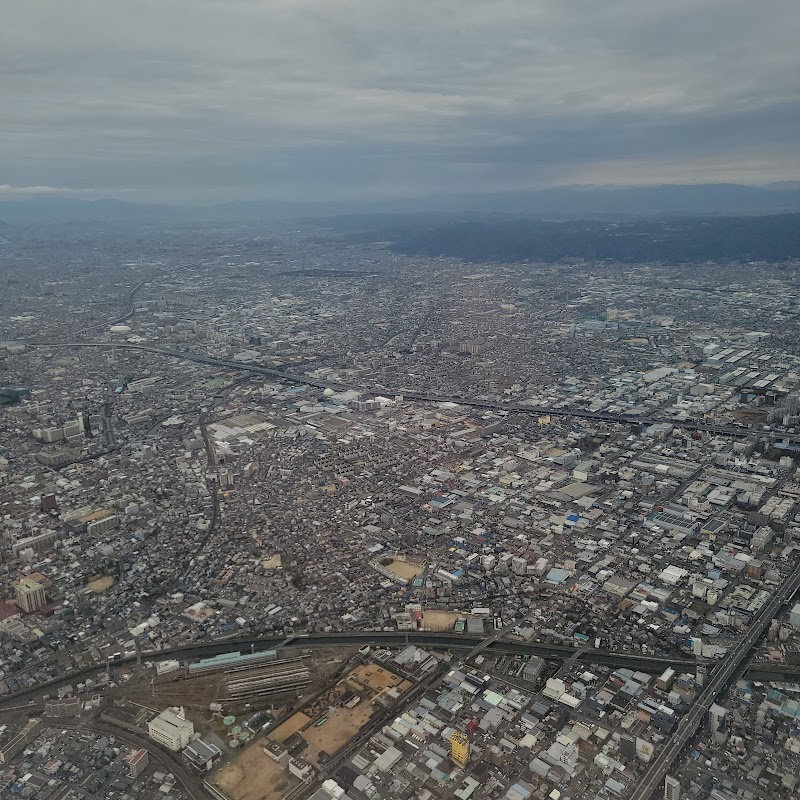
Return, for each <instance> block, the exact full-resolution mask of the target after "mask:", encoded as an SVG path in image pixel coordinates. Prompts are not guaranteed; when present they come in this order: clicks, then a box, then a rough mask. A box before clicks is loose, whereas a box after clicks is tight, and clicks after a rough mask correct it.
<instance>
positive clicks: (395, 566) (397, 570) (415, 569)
mask: <svg viewBox="0 0 800 800" xmlns="http://www.w3.org/2000/svg"><path fill="white" fill-rule="evenodd" d="M386 569H388V570H389V572H391V573H393V574H395V575H397V577H398V578H402V579H403V580H406V581H413V580H414V578H416V577H417V576H418V575H422V573H423V571H424V569H425V568H424V567H423V565H422V564H415V563H414V562H413V561H392V563H391V564H388V565H387V566H386Z"/></svg>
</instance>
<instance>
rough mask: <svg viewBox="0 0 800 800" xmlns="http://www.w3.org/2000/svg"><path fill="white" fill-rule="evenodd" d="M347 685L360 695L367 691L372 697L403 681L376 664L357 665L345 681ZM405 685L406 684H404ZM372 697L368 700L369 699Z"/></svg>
mask: <svg viewBox="0 0 800 800" xmlns="http://www.w3.org/2000/svg"><path fill="white" fill-rule="evenodd" d="M346 682H347V685H348V686H349V687H350V688H351V689H353V690H354V691H356V692H359V693H362V692H364V690H365V689H369V690H371V692H372V695H374V694H378V693H379V692H382V691H383V690H384V689H388V688H390V687H392V686H400V684H402V683H403V682H404V681H403V679H402V678H401V677H400V676H399V675H395V674H394V672H392V671H391V670H389V669H386V667H380V666H378V665H377V664H373V663H370V664H359V666H357V667H356V668H355V669H354V670H353V671H352V672H351V673H350V674H349V675H348V676H347V679H346ZM406 684H407V685H410V684H408V682H406ZM372 695H370V697H369V698H367V699H371V697H372Z"/></svg>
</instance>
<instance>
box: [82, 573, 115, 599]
mask: <svg viewBox="0 0 800 800" xmlns="http://www.w3.org/2000/svg"><path fill="white" fill-rule="evenodd" d="M88 585H89V588H90V589H91V590H92V591H93V592H94V593H95V594H103V592H107V591H108V590H109V589H110V588H111V587H112V586H113V585H114V577H113V576H112V575H103V576H102V577H100V578H95V579H94V580H91V581H89V584H88Z"/></svg>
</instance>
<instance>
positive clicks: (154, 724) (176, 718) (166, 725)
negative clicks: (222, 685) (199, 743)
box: [147, 708, 194, 753]
mask: <svg viewBox="0 0 800 800" xmlns="http://www.w3.org/2000/svg"><path fill="white" fill-rule="evenodd" d="M147 733H148V734H149V736H150V738H151V739H152V740H153V741H154V742H158V743H159V744H162V745H164V747H166V748H167V749H168V750H172V751H173V752H174V753H178V752H180V751H181V750H183V749H184V747H186V745H188V744H189V739H190V738H191V736H192V734H194V725H193V724H192V723H191V722H190V721H189V720H187V719H186V712H185V711H184V710H183V708H168V709H167V710H166V711H162V712H161V713H160V714H159V715H158V716H157V717H156V718H155V719H153V720H150V722H148V723H147Z"/></svg>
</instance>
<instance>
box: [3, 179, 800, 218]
mask: <svg viewBox="0 0 800 800" xmlns="http://www.w3.org/2000/svg"><path fill="white" fill-rule="evenodd" d="M787 211H792V212H796V211H800V184H799V183H797V182H793V181H783V182H781V183H776V184H771V185H769V186H762V187H755V186H742V185H739V184H698V185H664V186H648V187H642V188H608V187H593V186H574V187H572V186H564V187H556V188H551V189H539V190H535V191H524V192H502V193H487V194H474V193H473V194H449V195H436V196H427V197H417V198H408V199H402V200H391V201H378V202H375V201H363V202H317V203H312V202H309V203H290V202H282V201H277V200H264V201H236V202H231V203H223V204H220V205H215V206H203V207H197V206H176V205H154V204H146V203H131V202H126V201H123V200H114V199H108V200H79V199H75V198H69V197H35V198H27V199H19V200H18V199H13V200H11V199H7V200H3V201H2V202H0V219H1V220H4V221H5V222H7V223H11V224H16V225H36V224H49V223H65V222H66V223H69V222H83V223H92V222H98V223H105V222H114V223H139V224H152V223H165V224H180V223H187V224H191V223H202V222H251V221H258V220H266V219H273V220H274V219H301V218H310V217H325V216H332V215H343V214H364V213H370V214H374V213H380V214H398V213H399V214H424V213H440V214H441V213H443V214H458V215H470V216H471V215H484V214H511V215H514V214H522V215H525V216H535V217H539V218H542V219H575V218H578V217H609V216H620V215H622V216H634V217H643V216H651V217H652V216H660V215H696V214H702V215H716V214H727V215H731V214H774V213H779V212H787Z"/></svg>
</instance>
